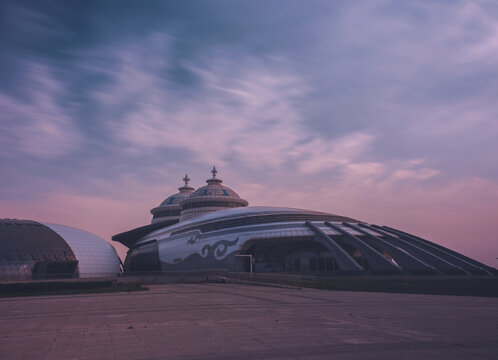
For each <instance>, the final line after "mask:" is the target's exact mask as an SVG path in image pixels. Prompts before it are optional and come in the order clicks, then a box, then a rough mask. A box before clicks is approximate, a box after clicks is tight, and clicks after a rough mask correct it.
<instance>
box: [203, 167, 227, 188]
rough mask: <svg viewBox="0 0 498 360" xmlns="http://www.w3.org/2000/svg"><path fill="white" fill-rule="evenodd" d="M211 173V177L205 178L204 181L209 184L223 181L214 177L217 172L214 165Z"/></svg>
mask: <svg viewBox="0 0 498 360" xmlns="http://www.w3.org/2000/svg"><path fill="white" fill-rule="evenodd" d="M211 174H213V177H212V178H211V179H207V180H206V182H207V183H208V184H209V185H220V184H221V183H222V182H223V180H221V179H218V178H217V177H216V174H218V170H216V166H213V170H211Z"/></svg>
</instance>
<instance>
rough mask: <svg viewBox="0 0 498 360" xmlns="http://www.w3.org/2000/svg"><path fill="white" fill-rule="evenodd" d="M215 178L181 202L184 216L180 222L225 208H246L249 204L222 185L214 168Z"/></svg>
mask: <svg viewBox="0 0 498 360" xmlns="http://www.w3.org/2000/svg"><path fill="white" fill-rule="evenodd" d="M211 173H212V174H213V177H212V178H211V179H208V180H206V182H207V185H205V186H203V187H201V188H199V189H197V190H196V191H194V192H193V193H192V194H191V195H190V196H189V197H188V198H187V199H185V200H183V201H181V202H180V205H181V207H182V215H181V219H180V221H183V220H186V219H189V218H192V217H195V216H198V215H202V214H204V213H206V212H210V211H215V210H221V209H224V208H235V207H244V206H247V205H248V204H249V203H248V202H247V200H244V199H242V198H241V197H240V196H239V195H238V194H237V193H236V192H235V191H233V190H232V189H230V188H229V187H227V186H224V185H221V183H222V182H223V180H221V179H218V178H217V177H216V174H217V173H218V171H217V170H216V167H214V166H213V170H211Z"/></svg>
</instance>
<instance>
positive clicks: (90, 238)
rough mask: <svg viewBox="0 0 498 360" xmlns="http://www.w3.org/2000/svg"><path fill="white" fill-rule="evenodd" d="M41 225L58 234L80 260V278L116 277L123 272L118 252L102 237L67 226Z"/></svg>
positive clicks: (43, 223)
mask: <svg viewBox="0 0 498 360" xmlns="http://www.w3.org/2000/svg"><path fill="white" fill-rule="evenodd" d="M40 224H42V225H45V226H46V227H48V228H50V229H51V230H52V231H54V232H55V233H57V234H58V235H59V236H60V237H62V238H63V239H64V241H65V242H66V243H67V244H68V245H69V247H70V248H71V250H72V251H73V253H74V255H75V256H76V259H77V260H78V270H79V275H80V277H92V276H115V275H117V274H119V273H120V272H121V269H120V262H119V257H118V254H117V253H116V250H115V249H114V247H113V246H112V245H111V244H109V243H108V242H107V241H105V240H104V239H102V238H101V237H98V236H97V235H94V234H92V233H89V232H87V231H84V230H81V229H77V228H73V227H70V226H66V225H58V224H51V223H45V222H40Z"/></svg>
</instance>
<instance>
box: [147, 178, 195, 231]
mask: <svg viewBox="0 0 498 360" xmlns="http://www.w3.org/2000/svg"><path fill="white" fill-rule="evenodd" d="M183 181H184V182H185V185H183V186H182V187H180V188H178V190H179V193H177V194H174V195H171V196H168V197H167V198H166V199H164V201H163V202H162V203H161V205H159V206H158V207H155V208H153V209H152V210H151V211H150V212H151V214H152V224H154V223H157V222H163V223H164V222H166V223H168V224H175V223H177V222H178V221H179V220H180V213H181V211H182V207H181V206H180V203H181V202H182V201H183V200H185V199H187V198H188V197H189V196H190V195H191V194H192V192H193V191H194V188H192V187H190V186H188V183H189V181H190V178H189V177H188V175H187V174H185V177H184V178H183ZM166 223H164V225H167V224H166Z"/></svg>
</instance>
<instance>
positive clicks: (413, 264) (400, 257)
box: [342, 222, 438, 275]
mask: <svg viewBox="0 0 498 360" xmlns="http://www.w3.org/2000/svg"><path fill="white" fill-rule="evenodd" d="M342 224H343V225H345V226H348V227H350V228H351V229H354V230H356V231H358V232H360V233H362V234H363V235H365V241H366V242H367V243H369V244H370V245H371V246H377V247H379V248H381V249H383V250H385V251H386V252H387V253H389V254H390V255H391V256H392V257H393V259H394V260H395V261H396V263H397V264H398V265H399V266H400V267H401V269H402V270H404V271H407V272H408V273H410V274H414V275H420V274H424V275H425V274H427V275H435V274H437V273H438V271H437V270H436V269H435V268H434V267H432V266H431V265H429V264H427V263H425V262H423V261H422V260H420V259H417V258H416V257H414V256H413V255H411V254H409V253H408V252H406V251H404V250H403V249H400V248H399V247H397V246H394V245H393V244H391V243H390V242H388V241H386V240H384V239H382V238H380V237H377V236H375V235H372V234H370V233H369V232H367V231H365V230H363V229H362V228H360V227H358V226H356V225H353V224H350V223H346V222H344V223H342Z"/></svg>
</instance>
